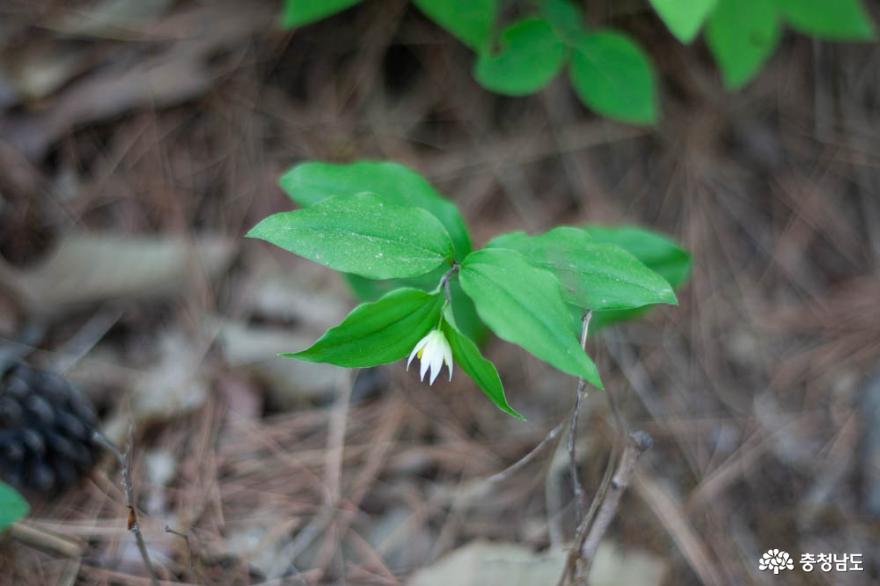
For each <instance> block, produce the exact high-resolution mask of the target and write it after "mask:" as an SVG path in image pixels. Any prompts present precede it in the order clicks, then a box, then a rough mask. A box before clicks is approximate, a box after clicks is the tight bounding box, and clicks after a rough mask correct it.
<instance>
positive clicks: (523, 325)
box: [459, 248, 602, 388]
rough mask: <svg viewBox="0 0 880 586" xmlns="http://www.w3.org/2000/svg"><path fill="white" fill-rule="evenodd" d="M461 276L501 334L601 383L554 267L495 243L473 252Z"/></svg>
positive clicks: (570, 371) (480, 311)
mask: <svg viewBox="0 0 880 586" xmlns="http://www.w3.org/2000/svg"><path fill="white" fill-rule="evenodd" d="M459 279H460V280H461V287H462V289H464V292H465V293H467V295H468V297H470V298H471V299H472V300H473V302H474V305H475V306H476V308H477V313H478V314H479V315H480V318H481V319H482V320H483V321H484V322H485V323H486V325H488V326H489V328H490V329H491V330H492V331H493V332H495V334H496V335H497V336H498V337H499V338H502V339H503V340H507V341H508V342H511V343H513V344H517V345H518V346H520V347H522V348H524V349H525V350H526V351H528V352H530V353H531V354H533V355H535V356H536V357H537V358H539V359H541V360H543V361H545V362H547V363H548V364H550V365H552V366H554V367H556V368H558V369H559V370H562V371H563V372H567V373H568V374H571V375H574V376H577V377H581V378H583V379H585V380H587V381H589V382H590V383H591V384H593V385H595V386H597V387H599V388H601V387H602V381H601V380H600V378H599V372H598V371H597V369H596V365H595V364H593V361H592V360H590V357H589V356H587V354H586V352H584V350H583V348H581V346H580V342H579V340H578V332H577V330H576V327H575V325H574V324H573V323H572V320H571V317H570V315H569V313H568V310H567V309H566V305H565V301H563V298H562V291H561V288H560V285H559V281H557V280H556V277H554V276H553V274H552V273H550V272H548V271H545V270H541V269H538V268H535V267H533V266H532V265H530V264H529V263H528V261H527V260H526V258H525V257H524V256H522V255H521V254H520V253H518V252H516V251H515V250H508V249H503V248H494V249H483V250H478V251H476V252H472V253H471V254H470V255H468V257H467V258H465V259H464V262H463V263H462V265H461V270H460V271H459Z"/></svg>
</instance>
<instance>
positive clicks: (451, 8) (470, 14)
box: [413, 0, 498, 52]
mask: <svg viewBox="0 0 880 586" xmlns="http://www.w3.org/2000/svg"><path fill="white" fill-rule="evenodd" d="M413 1H414V2H415V5H416V6H418V7H419V9H420V10H421V11H422V12H424V13H425V15H426V16H427V17H428V18H430V19H431V20H433V21H434V22H435V23H437V24H438V25H440V26H442V27H443V28H445V29H446V30H447V31H449V32H450V33H451V34H453V35H454V36H456V37H457V38H458V40H460V41H461V42H462V43H464V44H465V45H467V46H469V47H470V48H471V49H473V50H474V51H477V52H480V51H482V50H483V49H485V48H486V47H488V46H489V42H490V41H491V39H492V27H493V26H495V14H496V12H497V10H498V6H497V2H496V0H413Z"/></svg>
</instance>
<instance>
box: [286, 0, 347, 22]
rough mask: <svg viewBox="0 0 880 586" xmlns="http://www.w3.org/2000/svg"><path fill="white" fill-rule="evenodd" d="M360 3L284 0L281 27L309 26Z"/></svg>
mask: <svg viewBox="0 0 880 586" xmlns="http://www.w3.org/2000/svg"><path fill="white" fill-rule="evenodd" d="M358 2H360V0H284V13H283V14H282V15H281V25H282V26H283V27H285V28H293V27H296V26H302V25H304V24H309V23H310V22H315V21H317V20H321V19H322V18H327V17H328V16H331V15H333V14H336V13H337V12H342V11H343V10H345V9H346V8H349V7H350V6H354V5H355V4H357V3H358Z"/></svg>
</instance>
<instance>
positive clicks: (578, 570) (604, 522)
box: [560, 431, 654, 586]
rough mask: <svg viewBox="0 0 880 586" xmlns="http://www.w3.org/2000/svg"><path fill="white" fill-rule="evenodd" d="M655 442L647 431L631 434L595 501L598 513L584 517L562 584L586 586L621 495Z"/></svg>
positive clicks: (570, 553) (566, 565)
mask: <svg viewBox="0 0 880 586" xmlns="http://www.w3.org/2000/svg"><path fill="white" fill-rule="evenodd" d="M653 443H654V442H653V440H652V439H651V436H650V435H648V434H647V433H645V432H643V431H634V432H633V433H631V434H630V435H629V442H627V445H626V447H625V448H624V450H623V454H622V455H621V456H620V461H619V462H618V464H617V470H616V471H615V473H614V476H613V477H612V478H611V482H610V483H609V484H608V487H607V490H605V491H604V492H603V493H602V494H600V495H597V497H596V500H595V501H594V503H595V502H598V503H599V504H598V507H597V509H596V514H595V516H593V515H588V516H587V517H584V519H583V521H582V522H581V524H580V526H579V527H578V531H577V537H576V538H575V543H574V545H573V546H572V548H571V551H570V552H569V554H568V560H567V562H566V564H565V570H564V573H563V575H562V579H561V580H560V584H566V583H573V584H576V585H577V586H586V584H587V576H588V575H589V571H590V565H591V564H592V562H593V559H595V557H596V551H598V549H599V543H601V541H602V537H603V536H604V535H605V532H606V531H607V530H608V526H609V525H611V521H612V520H613V519H614V516H615V515H616V514H617V508H618V506H619V505H620V497H621V496H623V492H624V491H625V490H626V488H627V486H629V482H630V479H632V476H633V473H634V472H635V469H636V463H637V462H638V460H639V457H640V456H641V455H642V453H643V452H644V451H645V450H647V449H648V448H650V447H651V445H653Z"/></svg>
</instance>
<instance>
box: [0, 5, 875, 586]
mask: <svg viewBox="0 0 880 586" xmlns="http://www.w3.org/2000/svg"><path fill="white" fill-rule="evenodd" d="M78 4H79V5H81V8H80V9H73V8H71V5H72V4H71V3H69V2H60V1H42V0H41V1H32V2H19V1H17V0H13V2H10V3H4V5H3V6H2V7H0V255H2V258H3V259H5V260H4V262H3V264H2V266H0V269H2V270H0V336H2V337H3V339H5V340H7V341H11V340H15V339H16V338H17V337H18V336H19V334H20V332H21V331H23V330H24V329H25V327H26V326H27V325H29V324H32V323H40V324H44V325H45V326H46V328H47V330H46V335H45V336H44V338H43V339H42V340H41V341H40V342H39V344H38V345H37V348H36V349H35V352H34V353H33V354H32V356H31V358H32V359H33V360H34V361H35V362H36V363H38V364H41V365H43V366H46V367H51V368H55V369H58V370H61V371H62V372H64V374H65V375H66V376H67V377H68V378H69V379H70V380H72V381H74V382H75V383H77V384H78V385H79V386H80V387H81V388H82V389H83V390H84V391H85V392H87V393H88V394H89V395H90V396H91V398H92V399H93V401H94V402H95V404H96V405H97V406H98V407H99V410H100V413H101V418H102V424H103V425H104V426H105V430H106V432H107V433H108V435H110V436H111V437H112V438H114V439H116V440H117V441H118V442H120V443H121V444H125V443H126V442H127V437H128V430H129V428H130V425H131V424H132V422H133V434H132V435H133V438H134V446H135V450H134V466H133V478H134V485H135V490H136V493H137V497H138V506H139V509H140V511H141V523H142V529H143V532H144V535H145V538H146V542H147V545H148V548H149V552H150V554H151V558H152V560H153V565H154V566H155V569H156V571H157V573H158V574H159V576H160V578H161V579H162V580H163V581H165V582H164V583H174V584H178V583H181V584H257V583H276V584H288V583H289V584H318V583H340V584H341V583H345V584H399V583H404V582H406V581H407V580H409V579H411V577H412V576H413V575H414V574H415V573H417V572H419V575H418V577H417V578H414V579H413V583H417V584H423V585H424V584H437V583H440V584H467V583H474V584H476V583H479V584H490V583H492V582H491V581H489V579H488V578H486V579H485V580H484V579H483V578H480V579H479V580H478V579H476V578H473V577H471V578H470V579H471V580H475V581H474V582H466V581H465V579H464V578H461V577H460V576H463V575H464V574H456V573H455V572H465V571H466V568H467V567H468V564H472V566H477V567H481V568H483V569H484V570H485V568H490V569H492V572H490V573H493V576H494V578H493V579H494V580H500V581H499V582H496V583H499V584H515V583H523V584H553V583H555V578H554V577H553V576H555V575H558V571H559V567H560V566H559V556H560V552H561V551H563V548H564V546H565V544H566V543H567V542H568V541H569V540H570V539H571V536H572V532H573V530H574V527H573V523H572V521H571V519H572V518H573V514H572V510H573V505H572V489H571V478H570V476H569V472H568V462H567V456H566V450H565V442H564V441H562V442H560V443H559V445H558V446H557V445H555V444H553V442H550V444H551V445H549V446H548V448H547V449H546V450H545V452H543V453H541V454H539V457H537V458H535V459H534V460H533V461H531V462H530V463H529V464H528V465H527V466H524V467H523V468H522V469H521V470H518V471H516V472H515V473H513V474H510V475H507V476H505V477H503V478H502V479H501V480H495V481H491V480H488V479H489V478H490V477H491V476H492V475H493V474H496V473H498V472H500V471H502V470H504V469H505V468H506V467H508V466H510V465H511V464H513V463H515V462H517V461H518V460H519V459H520V458H522V457H523V456H524V455H525V454H527V453H529V451H530V450H532V448H534V447H535V446H536V445H538V444H539V443H540V442H541V440H542V439H543V438H544V437H545V436H546V435H547V433H548V432H549V431H550V430H551V429H553V428H554V427H555V426H556V425H557V424H559V423H560V422H562V421H564V420H565V419H566V417H567V414H568V413H569V411H570V410H571V408H572V403H573V401H574V397H575V381H574V380H571V379H570V378H568V377H566V376H563V375H561V374H559V373H558V372H555V371H553V370H552V369H550V368H549V367H547V366H546V365H544V364H542V363H540V362H538V361H536V360H534V359H532V358H531V357H529V356H527V355H525V354H524V353H523V352H522V351H520V350H518V349H515V348H513V347H511V346H508V345H505V344H498V343H492V344H490V345H489V347H488V349H487V352H488V354H489V355H490V356H491V357H492V358H493V359H494V360H495V361H496V362H497V364H498V365H499V369H500V372H501V375H502V378H503V379H504V380H505V381H506V387H507V393H508V398H509V399H510V401H511V403H512V404H513V405H514V406H515V407H516V408H517V409H518V410H519V411H521V412H522V413H524V414H525V415H526V417H527V419H528V421H527V422H525V423H522V422H518V421H516V420H514V419H512V418H510V417H508V416H506V415H504V414H502V413H500V412H498V411H497V410H496V409H495V408H494V407H493V406H492V405H491V404H490V403H489V402H488V401H486V400H485V399H484V398H483V396H482V395H481V394H480V393H479V392H477V391H476V390H475V388H474V387H473V385H472V384H471V383H470V381H469V380H467V379H466V378H465V377H456V378H455V380H453V381H452V382H451V383H448V382H439V383H437V384H435V385H434V386H433V387H431V388H425V387H423V386H422V385H420V384H419V383H418V381H417V379H416V375H415V374H414V373H412V372H410V373H407V372H405V370H404V369H403V368H402V367H399V366H393V367H390V368H383V369H379V370H370V371H365V372H363V373H360V374H358V375H356V376H357V379H356V384H352V381H353V380H354V379H353V376H355V375H351V374H350V373H348V372H346V371H344V370H343V369H337V368H333V367H325V366H320V365H311V364H305V363H299V362H296V361H288V360H282V359H280V358H276V357H275V355H276V354H277V353H278V352H282V351H290V350H294V349H299V348H302V347H303V346H305V345H306V344H308V343H309V342H310V341H311V340H313V339H314V338H315V337H316V336H317V335H319V334H320V333H321V332H322V331H323V329H325V328H326V327H327V326H329V325H332V324H333V323H336V322H337V321H338V320H339V319H340V318H341V317H342V316H343V315H345V313H346V312H347V310H348V309H349V308H350V307H351V306H352V305H353V304H354V300H353V298H352V296H351V294H350V293H349V291H348V290H347V289H346V286H345V284H344V283H343V282H342V281H341V280H340V279H339V278H338V277H336V276H335V275H333V274H331V272H330V271H328V270H325V269H323V268H320V267H317V266H314V265H311V264H309V263H307V262H305V261H301V260H297V259H295V258H294V257H293V256H292V255H289V254H284V253H282V252H281V251H277V250H275V249H272V248H271V247H269V246H267V245H265V244H264V243H261V242H256V241H248V240H245V239H244V238H243V234H244V233H245V232H246V231H247V229H248V228H250V227H251V226H252V225H254V224H255V223H256V222H257V221H258V220H259V219H261V218H262V217H264V216H266V215H267V214H269V213H271V212H274V211H278V210H283V209H288V208H290V207H291V203H290V202H289V200H288V199H287V198H286V197H285V196H284V195H283V193H282V192H281V190H280V189H279V188H278V186H277V178H278V176H279V175H280V174H281V173H282V172H283V171H284V170H285V169H287V168H288V167H290V166H291V165H292V164H294V163H296V162H298V161H302V160H307V159H318V160H330V161H348V160H353V159H358V158H373V159H391V160H396V161H400V162H403V163H405V164H407V165H409V166H411V167H413V168H414V169H417V170H419V171H420V172H421V173H423V174H425V176H427V177H428V178H429V179H430V180H431V181H432V182H433V183H434V185H436V186H437V187H438V188H439V189H440V190H441V191H442V192H443V193H445V194H446V195H448V196H449V197H450V198H452V199H453V200H454V201H455V202H456V203H457V204H458V205H459V206H460V208H461V209H462V212H463V215H464V216H465V218H466V219H467V221H468V223H469V225H470V227H471V230H472V233H473V235H474V240H475V242H476V243H478V244H479V243H483V242H485V241H486V240H487V239H488V238H490V237H491V236H492V235H494V234H496V233H498V232H500V231H503V230H510V229H524V230H529V231H541V230H543V229H546V228H549V227H551V226H553V225H556V224H560V223H561V224H579V223H586V222H595V223H621V222H623V223H634V224H641V225H645V226H648V227H651V228H654V229H657V230H661V231H664V232H666V233H668V234H670V235H672V236H674V237H675V238H677V239H678V240H679V241H680V242H682V243H683V245H684V246H685V247H686V248H687V249H688V250H690V251H691V252H692V254H693V260H694V265H693V272H692V275H691V278H690V280H689V282H688V283H687V285H686V286H685V287H684V289H682V291H681V292H680V294H679V299H680V304H679V306H677V307H667V308H662V309H658V310H655V311H653V312H652V313H651V314H649V315H648V316H647V317H646V318H643V319H641V320H639V321H637V322H634V323H632V324H629V325H625V326H620V327H615V328H609V329H607V330H604V331H603V332H602V333H601V334H600V335H598V336H597V337H596V338H595V339H593V340H591V341H590V342H589V350H590V352H591V354H593V355H594V356H595V357H596V360H597V362H598V364H599V368H600V371H601V372H603V378H604V379H605V381H606V387H607V389H608V390H607V392H599V391H596V392H592V393H591V394H590V396H589V398H588V400H587V402H586V404H585V405H584V408H583V411H582V415H581V425H580V430H581V434H580V437H579V438H578V442H577V454H578V462H579V465H580V469H581V472H582V476H583V483H584V486H585V488H586V490H587V494H588V496H589V495H591V494H592V493H593V492H594V491H595V490H596V489H597V487H598V486H599V484H600V482H601V479H602V476H603V472H604V470H605V467H606V465H607V463H608V461H609V458H610V457H611V454H612V453H614V450H615V448H616V446H619V442H620V441H621V440H620V438H621V437H622V434H623V433H624V432H625V431H629V430H634V429H640V430H644V431H647V432H648V433H650V434H651V435H652V436H653V438H654V440H655V444H654V447H653V448H652V449H650V450H649V451H648V452H646V453H645V455H644V456H643V457H642V460H641V461H640V463H639V468H638V471H637V473H636V475H635V478H634V480H633V483H632V485H631V486H630V487H629V490H628V491H627V493H626V494H625V495H624V498H623V501H622V504H621V507H620V510H619V514H618V516H617V519H616V521H615V522H614V524H613V525H612V527H611V531H610V532H609V534H608V536H607V538H606V544H605V546H604V548H603V551H604V553H603V554H602V555H603V558H604V559H603V560H602V562H601V564H599V563H597V566H596V568H595V574H594V583H595V584H641V585H645V586H651V585H653V584H667V585H683V584H710V585H714V584H773V585H776V584H837V585H850V584H851V585H862V584H871V583H880V549H878V546H877V544H878V543H880V466H878V462H880V433H877V431H876V430H877V429H878V428H880V371H878V369H880V311H878V309H877V304H878V300H880V155H878V153H880V108H878V105H880V52H878V49H877V46H876V45H862V46H844V45H832V44H825V43H813V42H811V41H810V40H808V39H806V38H804V37H797V36H795V35H791V34H789V35H788V36H787V37H786V38H785V41H784V42H783V44H782V47H781V48H780V50H779V52H778V54H777V55H776V56H775V57H774V58H773V59H772V60H771V61H770V63H769V65H768V67H767V68H766V70H765V71H764V72H763V73H762V74H761V76H760V77H759V78H758V79H757V80H756V81H755V82H754V83H752V84H751V85H750V86H749V87H748V88H747V89H745V90H743V91H741V92H737V93H728V92H725V91H724V90H723V88H722V86H721V83H720V81H719V79H718V73H717V69H716V68H715V66H714V65H713V64H712V63H711V60H710V59H709V58H708V56H707V53H706V51H705V48H704V47H703V46H702V45H701V44H700V43H697V44H695V45H694V46H692V47H682V46H681V45H679V44H677V43H676V42H675V41H674V40H673V39H672V38H671V37H670V36H669V34H668V33H667V32H666V31H665V30H664V29H663V27H662V25H661V24H660V23H659V21H657V20H656V18H655V17H653V16H652V15H651V14H649V13H647V12H645V11H641V10H639V11H635V12H632V13H630V14H624V15H617V16H607V15H603V14H601V11H595V12H596V14H592V15H591V18H594V20H595V21H596V22H608V21H609V19H613V22H614V23H615V24H616V25H618V26H622V27H624V28H626V29H628V30H629V31H631V32H632V33H633V34H634V35H635V36H636V37H637V38H638V39H639V41H640V42H641V43H642V44H643V46H645V47H646V48H647V49H648V51H649V52H650V54H651V55H652V57H653V59H654V60H655V63H656V66H657V69H658V74H659V76H660V79H661V80H662V81H661V87H662V98H661V106H662V121H661V123H660V124H659V126H658V127H657V128H640V127H633V126H628V125H623V124H619V123H615V122H611V121H608V120H604V119H599V118H597V117H595V116H594V115H592V114H590V113H589V112H587V111H586V110H585V109H584V108H583V107H582V106H581V105H580V104H579V103H578V101H577V99H576V97H575V96H574V95H573V94H572V91H571V89H570V87H569V85H568V84H567V83H566V81H565V80H564V79H559V80H557V81H556V82H554V83H553V84H551V86H550V87H548V88H547V89H546V90H545V91H543V92H541V93H540V94H538V95H536V96H534V97H530V98H516V99H513V98H502V97H498V96H495V95H492V94H490V93H488V92H486V91H484V90H483V89H481V88H480V87H479V86H478V85H477V84H476V83H475V82H474V80H473V78H472V77H471V73H470V70H471V56H470V55H469V54H468V52H467V50H466V49H465V48H464V47H462V46H461V45H459V44H457V43H456V42H455V41H454V40H453V39H451V38H450V37H449V36H448V35H447V34H446V33H444V32H443V31H441V30H440V29H438V28H437V27H436V26H434V25H433V24H431V23H430V22H429V21H427V20H426V19H425V18H424V17H422V16H421V15H419V14H418V12H417V11H416V10H414V9H413V8H412V7H410V6H408V5H407V3H406V2H403V1H398V0H389V1H387V2H368V3H365V5H363V6H362V7H359V8H357V9H354V10H351V11H348V12H346V13H344V14H342V15H340V16H338V17H334V18H332V19H330V20H327V21H325V22H322V23H319V24H316V25H313V26H309V27H307V28H304V29H301V30H298V31H295V32H293V33H290V32H285V31H281V30H279V29H278V26H277V12H278V6H277V4H276V3H274V2H262V1H259V2H258V1H253V2H247V3H244V2H192V1H188V2H171V1H170V0H164V1H163V0H159V1H151V2H137V1H128V0H117V1H114V2H104V3H101V2H98V3H78ZM645 6H647V4H645ZM609 398H611V399H613V401H614V405H615V406H616V408H617V411H618V414H619V417H615V416H614V414H613V412H612V409H611V407H610V406H609V405H610V404H609ZM119 481H120V473H119V470H118V468H117V467H116V466H115V462H114V461H113V460H112V459H111V458H107V459H106V460H105V461H104V462H102V464H101V465H100V466H99V467H98V468H97V469H96V470H95V471H94V472H93V473H92V474H91V475H90V476H89V477H88V478H86V479H84V480H83V482H82V483H81V484H80V485H78V486H77V487H76V488H75V489H72V490H70V491H67V492H66V493H65V494H63V495H61V496H60V497H57V498H53V499H44V500H43V501H42V502H39V501H37V502H35V503H34V507H33V512H32V515H31V516H30V518H29V519H28V521H27V524H28V525H29V526H30V527H33V528H35V529H37V530H39V531H43V532H46V534H51V535H55V536H60V537H61V538H62V539H63V540H64V542H65V543H69V544H73V545H74V551H75V554H74V555H68V556H65V555H61V554H60V553H59V552H57V551H56V552H54V553H53V552H49V551H45V550H41V549H40V548H35V547H33V546H29V545H23V544H21V543H17V542H9V541H8V542H6V543H4V544H0V576H2V577H0V582H3V583H6V584H15V585H17V586H18V585H20V586H28V585H38V584H39V585H42V584H75V583H81V584H148V583H149V581H148V580H147V578H146V576H147V574H146V572H145V569H144V566H143V563H142V561H141V557H140V554H139V552H138V549H137V547H136V545H135V542H134V539H133V537H132V535H131V534H130V533H129V532H128V530H127V527H126V518H127V516H128V509H127V507H126V500H125V496H124V494H123V492H122V490H121V488H120V482H119ZM166 528H167V529H170V530H171V531H168V530H167V529H166ZM770 548H779V549H784V550H786V551H789V552H791V553H792V555H793V556H794V557H795V559H797V557H798V556H799V555H800V554H801V553H806V552H812V553H815V554H818V553H836V554H843V553H861V554H863V559H864V567H865V570H864V571H863V572H848V573H839V572H822V571H814V572H812V573H809V574H807V573H803V572H789V573H788V574H785V573H783V574H780V575H779V576H773V575H768V574H767V573H766V572H765V573H762V572H759V571H758V560H759V559H760V556H761V554H762V553H763V552H764V551H766V550H768V549H770ZM50 549H51V548H50ZM450 553H458V554H460V555H459V557H457V558H455V557H454V558H452V559H453V562H450V561H449V558H447V559H446V562H442V561H441V562H440V563H439V564H438V560H442V559H443V558H444V556H447V555H449V554H450ZM468 556H470V557H468ZM486 560H490V561H489V562H487V561H486ZM499 560H500V562H499ZM492 561H494V562H495V566H493V565H492V563H491V562H492ZM486 564H489V565H488V566H487V565H486ZM463 568H464V569H463ZM493 568H494V569H493ZM486 571H488V570H486ZM511 571H513V572H514V573H513V574H512V575H511V574H510V572H511ZM453 576H456V577H453ZM499 576H501V577H500V578H499ZM431 580H434V581H433V582H432V581H431ZM481 580H483V581H481ZM516 580H520V582H517V581H516Z"/></svg>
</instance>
